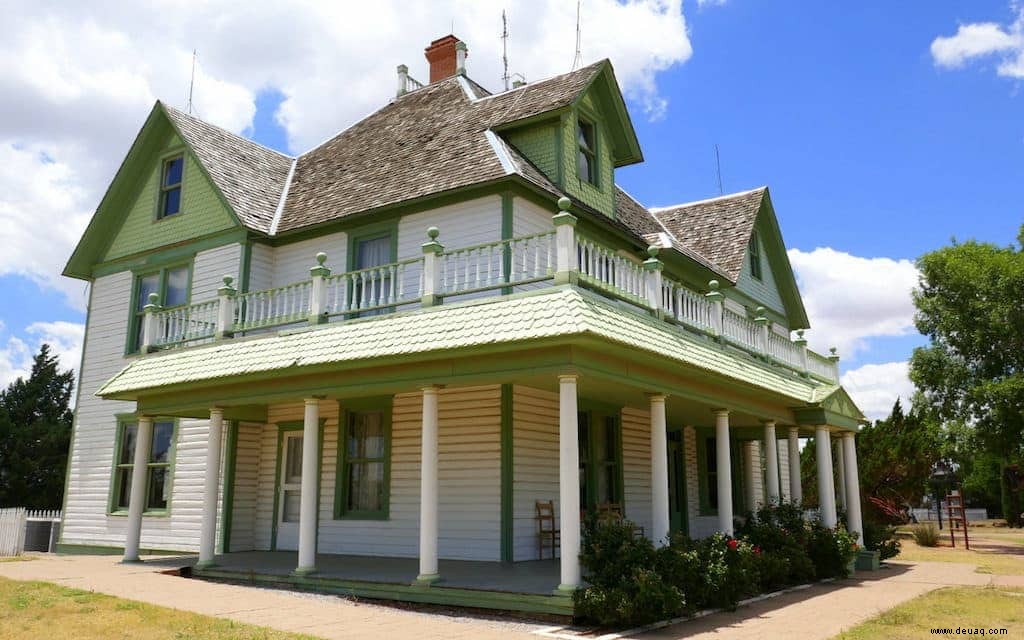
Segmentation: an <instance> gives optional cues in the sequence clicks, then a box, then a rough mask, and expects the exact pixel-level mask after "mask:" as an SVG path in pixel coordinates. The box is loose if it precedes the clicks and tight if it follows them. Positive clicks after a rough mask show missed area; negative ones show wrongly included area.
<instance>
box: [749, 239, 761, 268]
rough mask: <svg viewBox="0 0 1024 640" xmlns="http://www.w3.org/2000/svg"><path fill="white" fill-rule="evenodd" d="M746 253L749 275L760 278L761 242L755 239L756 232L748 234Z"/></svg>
mask: <svg viewBox="0 0 1024 640" xmlns="http://www.w3.org/2000/svg"><path fill="white" fill-rule="evenodd" d="M747 253H748V254H749V255H750V275H751V276H753V277H754V278H755V279H757V280H760V279H761V244H760V243H759V242H758V241H757V234H756V233H754V234H752V235H751V236H750V241H749V242H748V243H747Z"/></svg>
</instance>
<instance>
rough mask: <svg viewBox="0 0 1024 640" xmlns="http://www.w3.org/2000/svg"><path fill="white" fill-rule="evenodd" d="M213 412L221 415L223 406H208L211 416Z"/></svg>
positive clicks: (222, 414)
mask: <svg viewBox="0 0 1024 640" xmlns="http://www.w3.org/2000/svg"><path fill="white" fill-rule="evenodd" d="M215 413H216V414H218V415H220V416H222V417H223V416H224V407H210V415H211V416H212V415H213V414H215Z"/></svg>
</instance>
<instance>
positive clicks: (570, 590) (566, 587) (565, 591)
mask: <svg viewBox="0 0 1024 640" xmlns="http://www.w3.org/2000/svg"><path fill="white" fill-rule="evenodd" d="M582 588H583V587H581V586H580V585H578V584H560V585H558V588H557V589H555V590H554V592H553V593H554V594H555V595H556V596H565V597H567V598H571V597H572V594H574V593H576V592H577V591H579V590H580V589H582Z"/></svg>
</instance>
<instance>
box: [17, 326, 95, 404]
mask: <svg viewBox="0 0 1024 640" xmlns="http://www.w3.org/2000/svg"><path fill="white" fill-rule="evenodd" d="M3 330H4V325H3V323H0V333H2V332H3ZM24 333H25V334H26V338H27V340H28V341H26V340H25V339H22V338H19V337H17V336H10V337H9V338H8V339H7V342H6V344H4V345H3V346H2V347H0V388H6V387H7V385H9V384H10V383H11V382H14V380H16V379H17V378H19V377H21V378H27V377H28V375H29V373H31V371H32V357H33V356H35V355H36V353H38V352H39V347H40V346H42V345H43V344H44V343H45V344H49V345H50V347H51V348H52V350H53V353H55V354H56V355H57V356H58V357H59V358H60V366H61V368H62V369H72V370H74V372H75V380H76V381H77V379H78V365H79V364H80V363H81V359H82V340H83V338H84V337H85V326H84V325H81V324H77V323H74V322H63V321H58V322H33V323H32V324H30V325H29V326H28V327H26V328H25V331H24Z"/></svg>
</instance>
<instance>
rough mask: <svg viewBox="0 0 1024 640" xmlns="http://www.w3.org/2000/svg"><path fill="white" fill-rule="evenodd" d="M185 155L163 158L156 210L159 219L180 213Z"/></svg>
mask: <svg viewBox="0 0 1024 640" xmlns="http://www.w3.org/2000/svg"><path fill="white" fill-rule="evenodd" d="M184 169H185V156H183V155H179V156H175V157H173V158H168V159H166V160H164V163H163V168H162V169H161V171H160V203H159V208H158V209H157V212H156V217H157V219H159V220H162V219H164V218H170V217H171V216H176V215H178V214H179V213H181V179H182V176H183V175H184Z"/></svg>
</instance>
